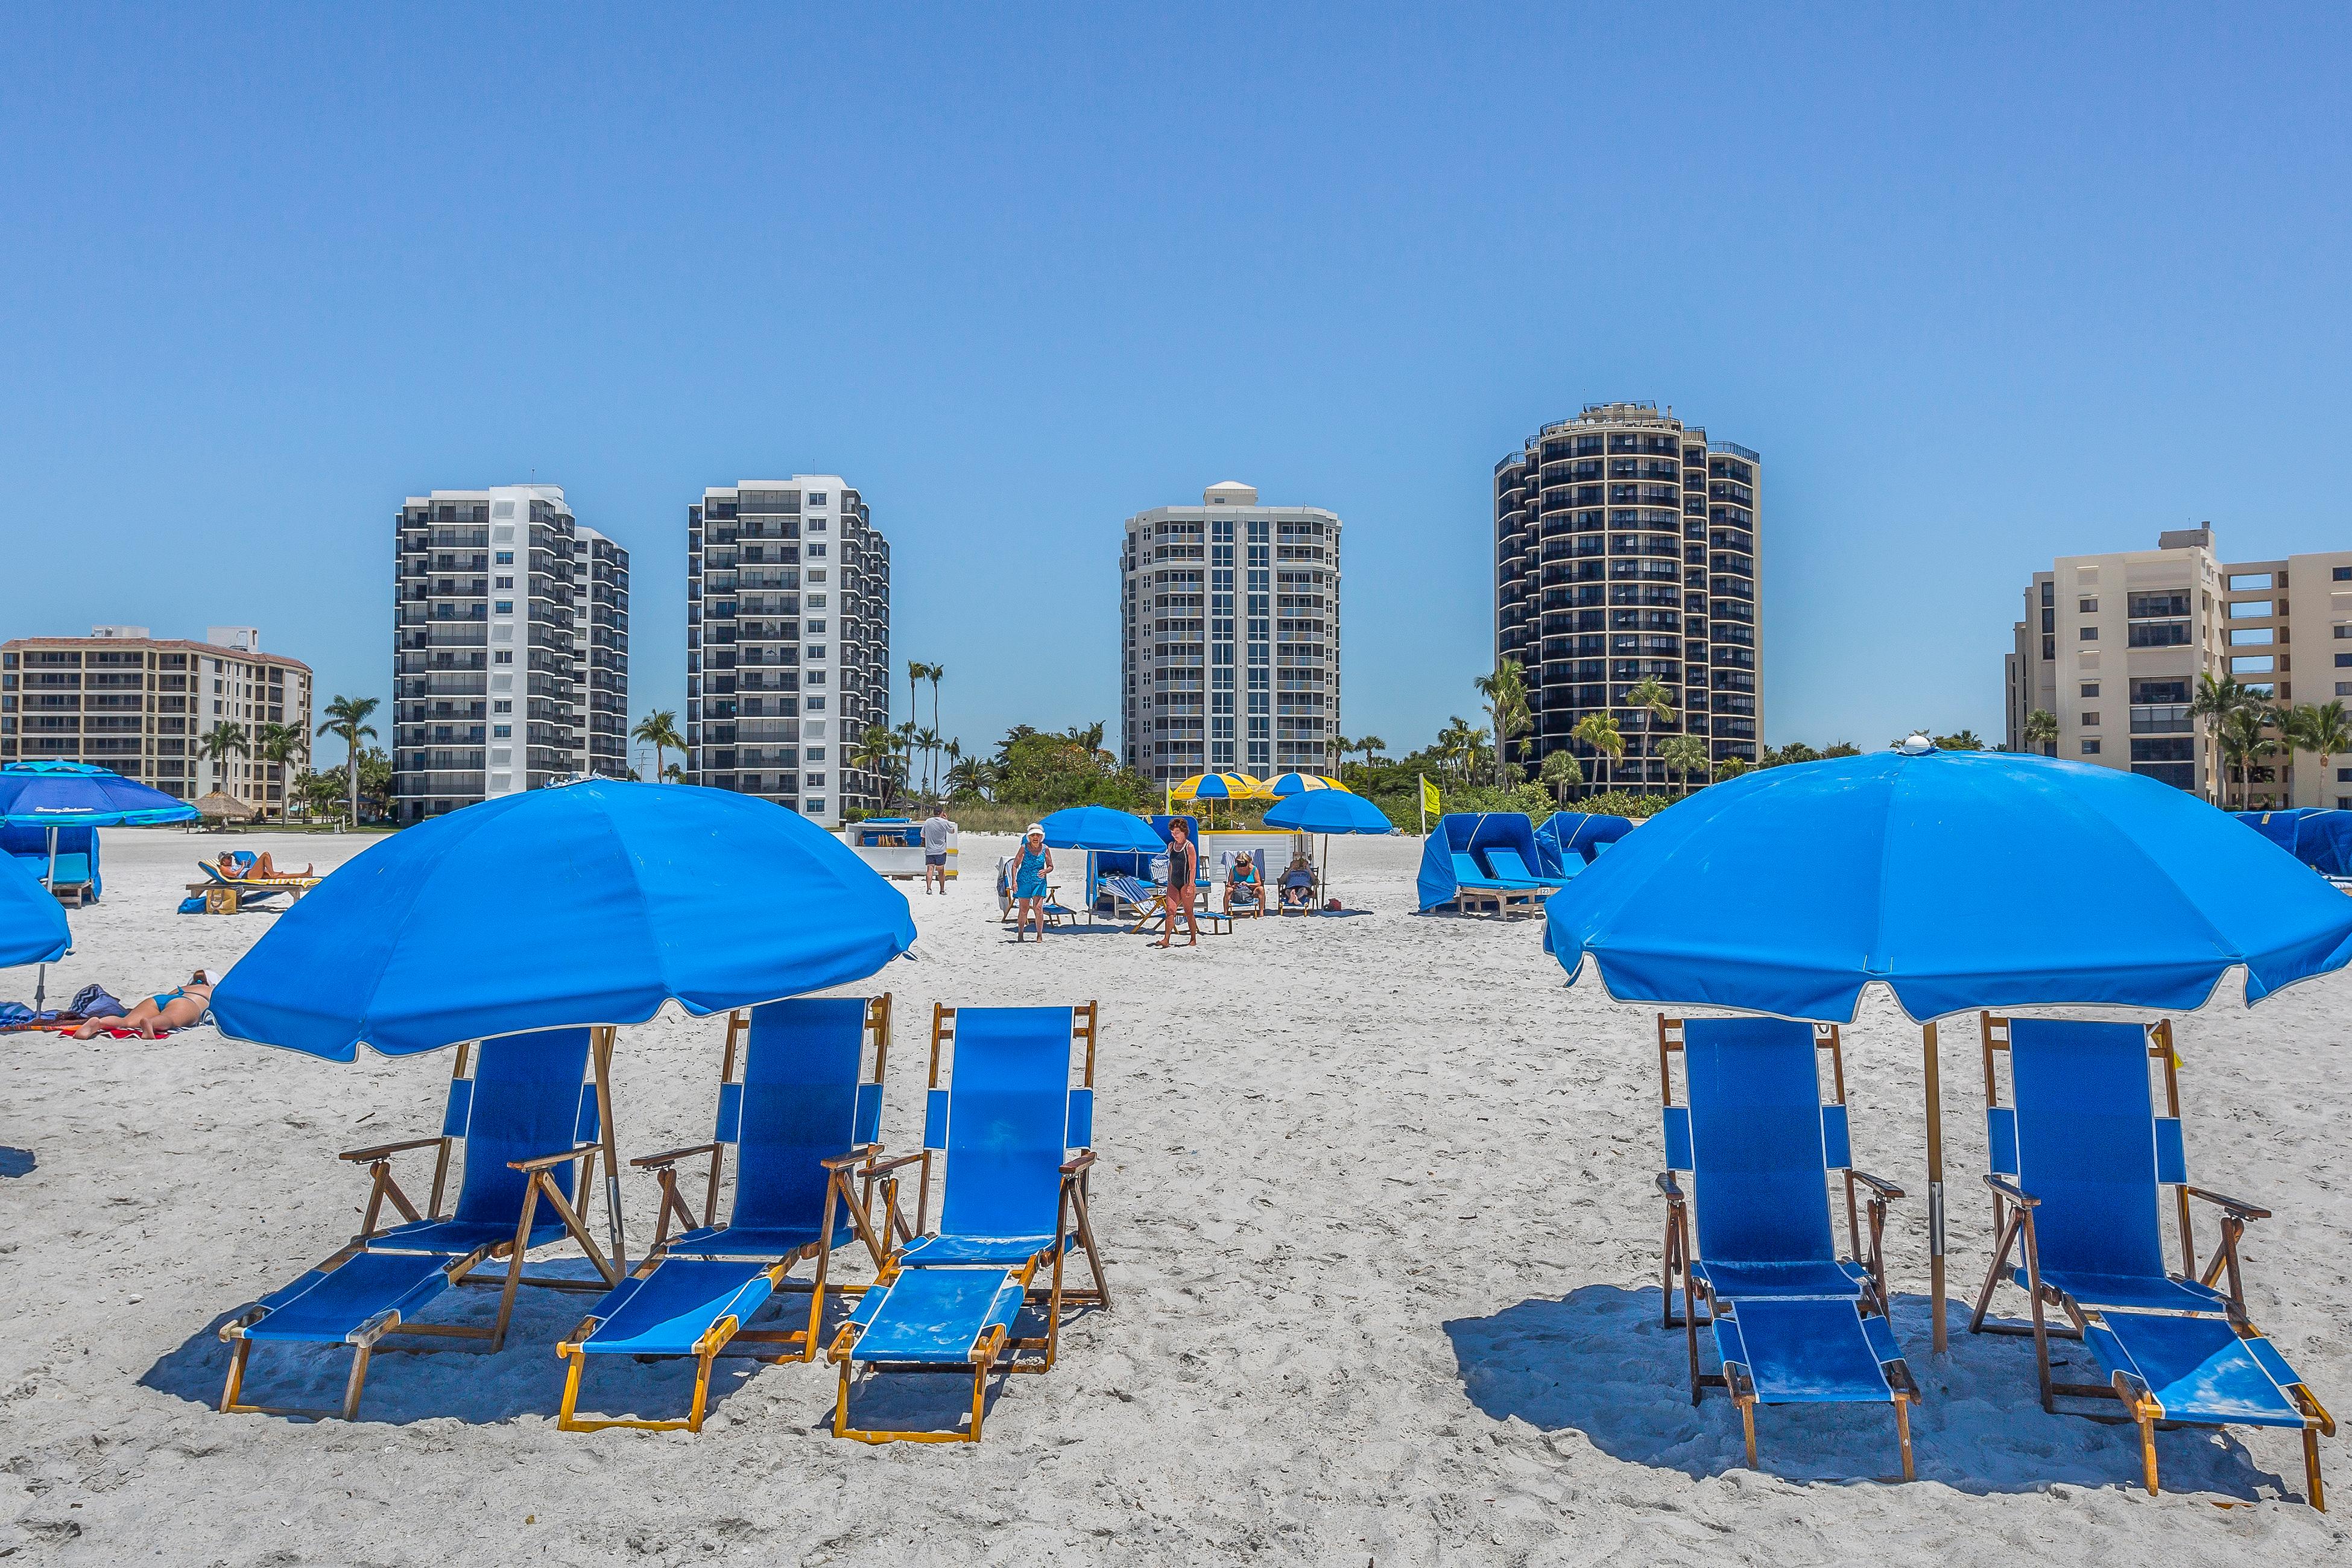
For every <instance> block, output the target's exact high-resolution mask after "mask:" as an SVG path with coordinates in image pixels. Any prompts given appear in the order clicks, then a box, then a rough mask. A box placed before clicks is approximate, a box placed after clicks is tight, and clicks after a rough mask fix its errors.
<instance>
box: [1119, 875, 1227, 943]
mask: <svg viewBox="0 0 2352 1568" xmlns="http://www.w3.org/2000/svg"><path fill="white" fill-rule="evenodd" d="M1103 886H1104V887H1105V888H1107V889H1110V891H1111V896H1112V897H1113V898H1115V899H1117V900H1118V901H1119V902H1120V903H1122V904H1125V905H1126V906H1127V907H1128V908H1129V909H1132V910H1138V911H1139V912H1138V914H1137V915H1136V917H1135V923H1134V924H1132V925H1130V926H1129V927H1128V928H1127V930H1128V934H1129V935H1130V936H1132V935H1134V934H1135V933H1136V932H1138V931H1142V932H1144V933H1146V934H1149V933H1150V932H1152V931H1165V930H1166V929H1167V927H1168V890H1167V889H1165V888H1162V887H1160V886H1158V885H1157V884H1153V885H1151V886H1149V887H1147V886H1145V885H1144V884H1143V883H1141V882H1139V881H1137V880H1136V879H1134V878H1133V877H1105V878H1104V879H1103ZM1192 922H1193V923H1194V924H1195V925H1198V926H1199V927H1201V929H1202V930H1203V931H1208V932H1209V933H1210V934H1212V935H1215V936H1222V935H1224V934H1225V933H1226V932H1229V931H1232V930H1233V929H1234V922H1233V917H1232V916H1230V915H1227V914H1225V913H1224V912H1223V911H1222V910H1217V909H1213V908H1211V907H1210V906H1209V900H1206V899H1195V900H1193V903H1192Z"/></svg>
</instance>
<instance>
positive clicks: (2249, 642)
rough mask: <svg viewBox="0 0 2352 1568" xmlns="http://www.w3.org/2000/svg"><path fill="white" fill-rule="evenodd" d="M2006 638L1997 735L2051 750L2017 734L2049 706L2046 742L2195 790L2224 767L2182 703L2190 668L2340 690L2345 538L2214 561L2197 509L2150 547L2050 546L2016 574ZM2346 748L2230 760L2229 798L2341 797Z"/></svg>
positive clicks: (2326, 693) (2349, 656)
mask: <svg viewBox="0 0 2352 1568" xmlns="http://www.w3.org/2000/svg"><path fill="white" fill-rule="evenodd" d="M2298 630H2299V631H2301V632H2302V633H2303V648H2302V651H2301V658H2302V659H2303V667H2302V668H2301V670H2300V671H2298V670H2297V669H2296V668H2295V667H2294V659H2295V658H2296V657H2297V655H2296V651H2295V649H2294V633H2295V632H2296V631H2298ZM2011 644H2012V646H2011V649H2010V651H2009V653H2007V654H2006V655H2004V656H2003V658H2002V660H2001V663H2002V678H2003V679H2002V684H2003V698H2004V706H2005V708H2006V710H2007V716H2008V729H2009V736H2008V745H2009V749H2010V750H2011V751H2013V752H2018V751H2034V750H2039V751H2044V752H2047V751H2052V750H2053V743H2052V742H2042V743H2040V744H2031V743H2029V742H2027V740H2026V724H2027V722H2028V721H2029V720H2030V719H2031V718H2032V714H2033V713H2034V712H2035V711H2036V710H2041V711H2042V712H2046V713H2048V714H2050V715H2051V717H2052V718H2053V720H2054V721H2056V726H2057V731H2058V738H2057V740H2056V742H2054V750H2055V752H2056V754H2057V755H2059V756H2061V757H2065V758H2069V759H2072V760H2073V761H2075V762H2083V763H2096V764H2097V765H2099V766H2101V767H2109V768H2128V769H2129V770H2131V771H2132V772H2133V773H2145V774H2147V776H2148V777H2150V778H2154V779H2160V780H2162V781H2163V782H2164V783H2166V784H2177V785H2178V786H2179V787H2180V788H2182V789H2185V790H2193V791H2196V792H2197V793H2199V794H2201V795H2209V796H2210V795H2213V794H2214V792H2215V791H2216V790H2217V789H2218V788H2219V787H2220V786H2221V773H2222V771H2223V770H2222V762H2221V758H2220V757H2219V756H2218V755H2217V754H2216V748H2215V746H2214V742H2213V735H2212V733H2211V726H2210V721H2203V720H2200V719H2199V718H2198V717H2196V716H2195V715H2194V714H2193V713H2192V712H2191V711H2190V704H2191V703H2192V702H2193V701H2194V700H2195V697H2196V693H2197V687H2198V683H2199V681H2200V679H2201V678H2202V677H2204V676H2208V675H2212V676H2222V675H2227V676H2231V677H2234V678H2235V679H2238V680H2239V681H2241V682H2242V683H2243V684H2245V685H2248V686H2251V687H2252V688H2254V689H2255V690H2256V691H2258V692H2259V693H2261V694H2262V695H2263V696H2264V697H2266V698H2267V699H2268V700H2270V702H2271V704H2272V705H2273V707H2276V708H2281V709H2284V708H2287V707H2291V706H2293V705H2294V703H2295V702H2296V701H2297V700H2301V701H2303V702H2307V703H2313V704H2322V703H2326V702H2330V701H2333V700H2336V699H2337V698H2339V697H2340V698H2343V699H2345V700H2347V703H2352V551H2330V552H2324V553H2319V554H2312V555H2290V556H2288V557H2287V558H2286V559H2284V560H2283V561H2239V562H2225V561H2222V560H2221V558H2220V557H2219V555H2218V554H2217V553H2216V552H2215V549H2214V543H2213V529H2212V525H2211V524H2210V523H2206V524H2202V525H2200V526H2199V527H2196V528H2186V529H2176V530H2171V531H2167V532H2163V533H2159V534H2158V536H2157V547H2156V548H2155V549H2154V550H2134V551H2123V552H2116V553H2113V554H2107V555H2065V556H2061V557H2059V558H2058V559H2057V560H2056V561H2055V562H2053V563H2052V564H2051V568H2050V570H2049V571H2047V572H2037V573H2035V574H2034V575H2033V580H2032V583H2030V584H2027V586H2026V590H2025V618H2024V619H2023V620H2021V621H2018V622H2016V623H2014V624H2013V626H2011ZM2338 650H2341V651H2338ZM2347 763H2352V759H2347V758H2336V757H2330V758H2329V759H2328V760H2327V763H2326V766H2325V767H2322V765H2321V763H2320V759H2319V758H2318V757H2317V756H2315V755H2314V754H2312V753H2311V752H2296V753H2295V754H2294V755H2293V756H2291V757H2284V756H2273V757H2269V758H2265V759H2263V760H2261V761H2258V762H2255V763H2252V764H2251V765H2250V766H2249V767H2247V769H2246V770H2245V772H2246V776H2245V777H2243V778H2240V777H2237V776H2236V772H2237V770H2235V769H2234V768H2233V769H2231V770H2230V772H2231V775H2232V776H2231V779H2230V780H2229V795H2230V803H2231V805H2237V804H2239V803H2240V802H2244V803H2245V804H2246V805H2249V806H2250V807H2251V808H2253V809H2261V808H2263V807H2266V806H2285V805H2313V806H2335V807H2342V808H2352V766H2347V765H2345V764H2347Z"/></svg>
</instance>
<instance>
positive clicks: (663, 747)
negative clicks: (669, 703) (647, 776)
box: [629, 708, 686, 779]
mask: <svg viewBox="0 0 2352 1568" xmlns="http://www.w3.org/2000/svg"><path fill="white" fill-rule="evenodd" d="M629 739H630V740H632V741H635V742H637V744H639V745H641V746H651V747H652V748H653V749H654V777H656V778H657V779H666V778H667V777H669V770H668V769H667V768H666V767H664V766H662V761H663V758H664V755H665V754H666V753H667V752H683V751H685V750H686V737H685V736H683V735H681V734H679V733H678V732H677V710H676V709H675V708H660V709H656V710H654V711H653V712H651V713H648V714H646V716H645V717H644V718H642V719H640V720H638V721H637V727H636V728H635V729H634V730H632V731H629Z"/></svg>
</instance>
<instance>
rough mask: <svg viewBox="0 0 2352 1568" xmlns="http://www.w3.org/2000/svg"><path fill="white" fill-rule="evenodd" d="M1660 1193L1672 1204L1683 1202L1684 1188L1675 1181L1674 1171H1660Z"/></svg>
mask: <svg viewBox="0 0 2352 1568" xmlns="http://www.w3.org/2000/svg"><path fill="white" fill-rule="evenodd" d="M1658 1191H1659V1192H1660V1193H1661V1194H1664V1198H1665V1200H1666V1202H1668V1203H1670V1204H1678V1203H1681V1202H1682V1201H1683V1190H1682V1187H1681V1186H1680V1185H1679V1184H1677V1183H1676V1182H1675V1173H1673V1172H1672V1171H1660V1172H1659V1173H1658Z"/></svg>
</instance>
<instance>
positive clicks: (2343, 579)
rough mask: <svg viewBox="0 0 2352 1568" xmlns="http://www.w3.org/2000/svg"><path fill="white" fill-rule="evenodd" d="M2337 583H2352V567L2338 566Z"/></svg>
mask: <svg viewBox="0 0 2352 1568" xmlns="http://www.w3.org/2000/svg"><path fill="white" fill-rule="evenodd" d="M2336 581H2337V582H2338V583H2352V566H2338V567H2337V568H2336Z"/></svg>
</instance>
